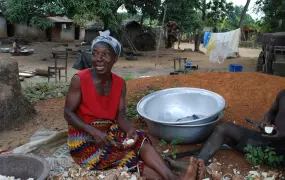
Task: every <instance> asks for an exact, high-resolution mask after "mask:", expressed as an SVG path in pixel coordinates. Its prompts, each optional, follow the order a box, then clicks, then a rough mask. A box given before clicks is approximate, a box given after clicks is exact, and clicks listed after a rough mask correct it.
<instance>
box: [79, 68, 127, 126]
mask: <svg viewBox="0 0 285 180" xmlns="http://www.w3.org/2000/svg"><path fill="white" fill-rule="evenodd" d="M77 75H78V76H79V77H80V87H81V103H80V105H79V107H78V109H77V112H76V113H77V115H78V116H79V117H80V118H81V119H82V120H83V121H84V122H86V123H88V124H91V123H92V122H94V121H95V120H96V119H108V120H115V118H116V115H117V112H118V108H119V104H120V97H121V94H122V89H123V86H124V81H123V79H122V78H121V77H119V76H118V75H116V74H114V73H112V87H111V90H110V93H109V95H108V96H102V95H100V94H99V93H98V92H97V91H96V88H95V85H94V82H93V79H92V75H91V70H90V69H89V68H88V69H84V70H82V71H80V72H78V73H77Z"/></svg>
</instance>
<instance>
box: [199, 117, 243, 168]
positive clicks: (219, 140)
mask: <svg viewBox="0 0 285 180" xmlns="http://www.w3.org/2000/svg"><path fill="white" fill-rule="evenodd" d="M243 131H244V128H243V127H241V126H238V125H235V124H233V123H223V124H220V125H218V126H217V127H216V128H215V130H214V132H213V133H212V135H211V136H210V137H209V139H208V140H207V141H206V143H205V144H204V147H203V148H202V150H201V152H200V153H199V155H198V156H197V159H202V160H203V161H204V162H205V163H207V162H208V160H209V159H210V158H211V157H212V156H213V155H214V153H215V152H216V151H218V150H219V149H220V148H221V147H222V145H223V144H224V143H226V141H227V144H228V145H230V144H231V145H234V144H238V142H239V141H240V140H241V139H242V136H243Z"/></svg>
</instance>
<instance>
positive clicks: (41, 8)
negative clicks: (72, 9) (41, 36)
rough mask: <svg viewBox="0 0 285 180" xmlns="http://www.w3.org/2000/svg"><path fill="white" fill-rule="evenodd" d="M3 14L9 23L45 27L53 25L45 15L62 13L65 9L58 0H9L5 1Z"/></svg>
mask: <svg viewBox="0 0 285 180" xmlns="http://www.w3.org/2000/svg"><path fill="white" fill-rule="evenodd" d="M4 14H5V15H6V16H7V20H8V21H9V22H10V23H24V24H27V25H29V26H32V27H36V28H40V29H46V28H49V27H52V26H53V22H52V21H50V20H48V19H47V18H45V17H46V16H49V15H64V14H67V10H66V8H65V6H64V4H62V3H61V1H59V0H58V1H52V0H45V1H42V0H9V1H5V9H4Z"/></svg>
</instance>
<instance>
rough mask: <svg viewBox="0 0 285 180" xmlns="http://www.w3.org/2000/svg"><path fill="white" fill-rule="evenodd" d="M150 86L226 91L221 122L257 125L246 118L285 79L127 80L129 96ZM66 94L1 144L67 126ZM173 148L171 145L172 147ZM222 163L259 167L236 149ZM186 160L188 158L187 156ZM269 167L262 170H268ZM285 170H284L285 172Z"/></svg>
mask: <svg viewBox="0 0 285 180" xmlns="http://www.w3.org/2000/svg"><path fill="white" fill-rule="evenodd" d="M149 86H158V87H160V88H163V89H164V88H171V87H198V88H203V89H208V90H211V91H213V92H216V93H218V94H220V95H222V96H223V97H224V98H225V100H226V107H227V108H226V110H225V114H224V117H223V118H222V120H221V122H233V123H236V124H238V125H243V126H246V127H248V128H251V129H254V128H255V127H253V126H252V125H250V124H247V123H246V122H245V121H244V118H245V117H248V118H250V119H253V120H261V119H262V118H263V115H264V113H265V112H266V111H267V110H268V109H269V107H270V106H271V104H272V103H273V102H274V100H275V97H276V94H277V93H278V92H279V91H280V90H281V89H284V88H285V79H284V78H282V77H277V76H270V75H264V74H261V73H252V72H248V73H228V72H207V73H204V72H196V73H192V74H190V75H179V76H156V77H150V78H141V79H137V80H131V81H128V82H127V88H128V97H131V96H133V95H136V94H137V93H139V92H142V91H144V90H145V89H146V88H148V87H149ZM64 101H65V99H64V98H60V99H49V100H44V101H40V102H38V104H37V106H36V107H37V116H36V117H35V118H34V119H31V120H30V121H29V122H27V123H26V124H23V125H20V126H19V127H18V128H16V129H15V130H14V131H8V132H2V133H0V148H1V149H7V148H14V147H17V146H20V145H22V144H24V143H26V142H27V141H28V140H29V138H30V137H31V136H32V135H33V134H34V133H35V132H36V131H37V130H38V129H40V128H41V127H44V128H49V129H52V130H63V129H66V127H67V124H66V121H65V120H64V118H63V107H64ZM134 126H135V127H136V128H137V129H143V130H145V131H147V125H146V123H145V122H144V121H143V120H138V121H134ZM150 137H151V140H152V142H153V144H154V145H155V146H156V148H157V149H158V151H159V152H162V151H164V150H166V149H167V148H170V147H164V148H162V147H160V146H159V145H158V144H159V141H160V140H159V139H157V138H155V137H153V136H152V135H150ZM198 147H201V145H200V144H197V145H183V146H178V148H179V151H180V152H184V151H187V150H190V149H196V148H198ZM170 149H171V148H170ZM214 158H215V159H217V161H218V162H220V163H221V164H222V171H223V173H233V169H237V170H238V171H240V172H241V173H242V174H243V175H246V174H247V173H248V171H250V170H255V168H253V167H252V166H251V165H250V164H249V163H248V162H247V161H246V160H245V158H244V155H243V154H241V153H239V152H236V151H233V150H223V151H219V152H217V153H216V154H215V156H214ZM184 160H187V158H186V159H185V158H184ZM269 169H270V168H268V167H260V168H259V170H261V171H262V170H264V171H268V170H269ZM283 173H284V172H283Z"/></svg>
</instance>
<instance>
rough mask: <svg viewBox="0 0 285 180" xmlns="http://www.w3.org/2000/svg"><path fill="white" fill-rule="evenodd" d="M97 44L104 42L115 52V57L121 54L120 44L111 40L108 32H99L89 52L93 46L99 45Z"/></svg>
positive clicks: (113, 39) (115, 40)
mask: <svg viewBox="0 0 285 180" xmlns="http://www.w3.org/2000/svg"><path fill="white" fill-rule="evenodd" d="M99 42H105V43H107V44H109V45H110V46H111V47H112V48H113V49H114V51H115V53H116V55H117V56H120V54H121V44H120V42H119V41H118V40H117V39H115V38H113V37H112V36H110V31H109V30H107V31H104V32H100V36H98V37H96V38H95V39H94V40H93V41H92V45H91V50H92V49H93V47H94V45H95V44H97V43H99Z"/></svg>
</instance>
